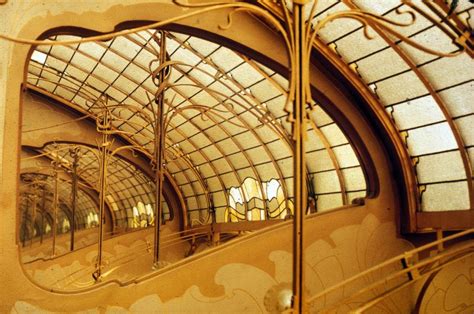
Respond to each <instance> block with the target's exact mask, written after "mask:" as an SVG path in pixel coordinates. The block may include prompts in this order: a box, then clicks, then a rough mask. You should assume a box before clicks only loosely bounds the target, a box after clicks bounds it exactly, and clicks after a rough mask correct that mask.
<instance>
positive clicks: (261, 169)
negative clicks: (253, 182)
mask: <svg viewBox="0 0 474 314" xmlns="http://www.w3.org/2000/svg"><path fill="white" fill-rule="evenodd" d="M255 168H256V169H257V172H258V175H259V177H260V179H261V180H262V181H264V182H268V181H270V180H272V179H277V180H278V181H280V178H279V175H278V172H277V170H276V168H275V166H274V165H273V164H272V163H266V164H262V165H258V166H256V167H255Z"/></svg>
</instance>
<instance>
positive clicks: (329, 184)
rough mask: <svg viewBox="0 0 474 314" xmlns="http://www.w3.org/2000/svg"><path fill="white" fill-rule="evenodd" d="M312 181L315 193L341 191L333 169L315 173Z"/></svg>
mask: <svg viewBox="0 0 474 314" xmlns="http://www.w3.org/2000/svg"><path fill="white" fill-rule="evenodd" d="M313 182H314V189H315V191H316V194H320V193H331V192H340V191H341V186H340V185H339V180H338V178H337V174H336V171H335V170H332V171H326V172H320V173H315V174H314V179H313Z"/></svg>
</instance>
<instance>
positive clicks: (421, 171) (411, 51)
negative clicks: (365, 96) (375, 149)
mask: <svg viewBox="0 0 474 314" xmlns="http://www.w3.org/2000/svg"><path fill="white" fill-rule="evenodd" d="M439 2H441V3H442V4H444V2H442V1H439ZM414 3H415V4H414V5H416V7H414V6H412V4H411V2H407V3H406V4H400V2H399V1H328V0H325V1H320V2H319V7H318V10H317V11H318V12H321V13H322V12H324V13H323V14H321V15H319V16H318V17H317V19H321V18H322V17H324V16H326V15H328V14H330V13H335V12H339V11H342V10H348V9H352V8H359V9H362V10H365V11H368V12H371V13H376V14H379V15H382V16H384V17H386V18H389V19H392V20H396V21H403V22H407V14H405V15H400V14H398V13H397V9H398V10H400V11H401V12H404V11H407V10H409V9H410V11H412V12H414V15H415V17H416V21H415V23H414V24H413V25H412V26H409V27H394V29H396V31H398V32H400V33H401V34H402V35H404V36H405V37H407V38H410V39H412V40H414V41H416V42H417V43H420V44H422V45H425V46H426V47H429V48H430V49H433V50H436V51H441V52H444V53H454V52H458V51H459V50H460V48H459V47H458V46H457V45H455V44H453V41H459V40H460V38H461V36H462V35H463V34H465V32H466V31H467V32H468V34H469V32H470V33H472V27H473V24H472V23H473V22H472V19H471V18H470V17H471V15H472V12H473V10H474V6H473V4H472V3H469V1H459V2H458V7H457V8H456V11H455V13H456V15H457V18H458V19H459V23H458V24H457V27H451V26H448V24H447V23H446V22H444V23H441V25H442V26H443V28H444V29H441V28H440V27H437V26H435V25H434V23H433V21H437V22H439V21H441V20H442V19H443V18H444V17H445V16H446V14H447V13H446V12H442V11H440V9H437V7H435V6H433V5H432V4H431V3H430V2H421V1H416V2H414ZM446 7H447V5H446ZM414 10H417V11H414ZM420 10H422V11H420ZM420 12H424V13H425V14H426V15H423V14H421V13H420ZM436 12H438V13H436ZM430 19H433V20H430ZM444 20H445V19H444ZM469 30H470V31H469ZM369 33H371V34H372V35H373V37H374V38H373V39H371V40H369V39H367V38H366V37H365V36H364V29H363V28H362V27H361V25H360V23H358V22H356V21H354V20H350V19H341V20H337V21H335V22H333V23H329V24H328V25H327V27H325V28H323V29H322V30H321V32H320V39H321V40H322V41H323V42H324V43H325V44H327V45H331V46H332V47H333V48H334V49H335V50H336V51H337V53H338V54H339V55H340V56H341V57H342V58H343V60H344V61H345V62H346V63H347V65H348V66H350V67H351V68H353V69H355V70H356V71H357V73H358V74H359V75H360V76H361V78H362V80H363V81H364V82H365V83H366V84H367V86H369V87H370V89H371V90H372V91H373V93H374V94H375V95H376V96H377V97H378V99H379V100H380V102H381V103H382V104H383V106H385V108H386V112H387V114H388V115H389V117H390V118H391V120H392V122H393V123H394V124H395V126H396V127H397V129H398V130H399V133H400V136H401V137H402V138H403V140H404V142H405V144H406V149H407V150H408V153H409V155H410V156H411V158H412V162H413V164H414V167H415V171H416V176H417V180H418V188H419V191H420V193H421V209H422V210H423V211H441V210H443V211H445V210H459V209H469V208H473V199H472V197H473V191H472V189H471V190H470V189H469V185H468V182H470V181H471V180H472V176H473V172H472V164H473V161H474V131H473V130H474V128H473V127H472V126H473V125H474V84H473V79H474V61H473V59H472V56H470V53H472V52H462V53H460V54H459V55H457V56H455V57H450V58H441V57H438V56H434V55H431V54H427V53H425V52H422V51H420V50H417V49H415V48H413V47H411V46H409V45H407V44H406V43H402V42H400V41H399V40H398V39H397V38H395V37H392V36H390V35H385V36H381V35H380V34H381V32H380V30H379V29H377V27H372V28H370V29H369ZM382 35H383V33H382ZM471 187H472V185H471ZM470 197H471V199H470Z"/></svg>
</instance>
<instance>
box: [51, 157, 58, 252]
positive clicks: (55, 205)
mask: <svg viewBox="0 0 474 314" xmlns="http://www.w3.org/2000/svg"><path fill="white" fill-rule="evenodd" d="M58 181H59V176H58V169H57V165H55V166H54V198H53V252H52V256H55V255H56V233H57V225H58V206H59V204H58V203H59V193H58Z"/></svg>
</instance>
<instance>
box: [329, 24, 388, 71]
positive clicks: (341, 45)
mask: <svg viewBox="0 0 474 314" xmlns="http://www.w3.org/2000/svg"><path fill="white" fill-rule="evenodd" d="M370 33H371V34H375V31H374V30H370ZM336 45H337V46H336V47H337V52H338V53H339V54H340V55H341V56H342V57H343V59H344V60H345V61H346V62H347V63H351V62H353V61H354V60H357V59H359V58H362V57H365V56H367V55H369V54H371V53H373V52H375V51H377V50H380V49H382V48H384V47H386V46H387V43H386V42H385V41H384V40H383V39H382V38H381V37H380V36H378V35H375V36H374V38H373V39H370V40H368V39H367V38H366V37H365V36H364V31H363V30H362V29H360V30H357V31H355V32H353V33H352V34H350V35H348V36H345V37H343V38H341V39H340V40H338V41H336Z"/></svg>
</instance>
